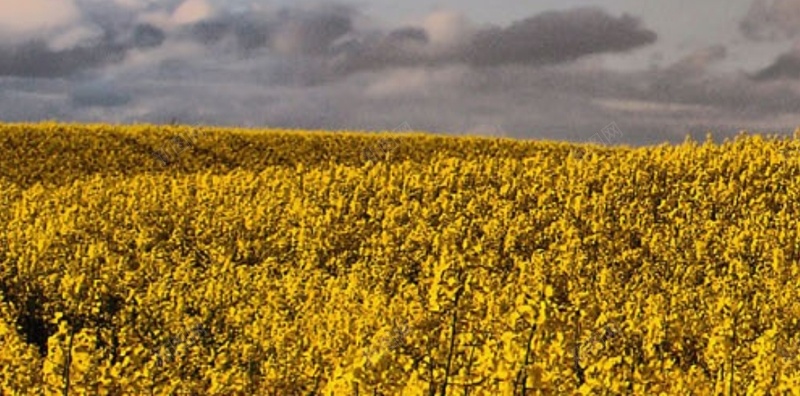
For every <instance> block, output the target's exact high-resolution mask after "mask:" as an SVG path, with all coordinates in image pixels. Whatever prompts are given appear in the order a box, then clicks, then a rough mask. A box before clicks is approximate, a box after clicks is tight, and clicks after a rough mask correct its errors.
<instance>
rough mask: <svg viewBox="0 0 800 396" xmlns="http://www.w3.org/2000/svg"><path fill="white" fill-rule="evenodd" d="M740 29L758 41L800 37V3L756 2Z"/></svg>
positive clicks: (787, 0) (790, 0)
mask: <svg viewBox="0 0 800 396" xmlns="http://www.w3.org/2000/svg"><path fill="white" fill-rule="evenodd" d="M739 28H740V30H741V32H742V34H743V35H744V36H745V37H747V38H748V39H751V40H756V41H762V40H784V39H792V38H796V37H800V1H797V0H754V1H753V4H752V5H751V6H750V9H749V10H748V12H747V15H745V17H744V18H743V19H742V21H741V22H740V23H739Z"/></svg>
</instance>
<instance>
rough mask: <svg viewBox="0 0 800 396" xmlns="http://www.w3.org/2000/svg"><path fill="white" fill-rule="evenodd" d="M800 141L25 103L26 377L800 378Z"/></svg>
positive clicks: (325, 390) (357, 391)
mask: <svg viewBox="0 0 800 396" xmlns="http://www.w3.org/2000/svg"><path fill="white" fill-rule="evenodd" d="M798 220H800V141H798V140H795V139H794V138H789V137H786V138H779V137H761V136H751V135H745V134H742V135H740V136H739V137H737V138H736V139H735V140H733V141H728V142H725V143H724V144H714V143H712V142H711V141H710V140H709V141H707V142H704V143H698V142H694V141H690V140H687V141H686V142H685V143H683V144H681V145H677V146H671V145H662V146H656V147H647V148H635V149H634V148H629V147H619V148H604V147H600V146H581V145H571V144H566V143H554V142H526V141H515V140H505V139H488V138H486V139H483V138H455V137H445V136H434V135H425V134H419V133H409V134H403V135H391V134H378V135H370V134H359V133H354V132H353V133H351V132H341V133H325V132H315V131H306V132H303V131H284V130H263V131H251V130H236V129H223V128H210V127H207V128H190V127H188V126H170V127H166V126H163V127H156V126H129V127H114V126H103V125H67V124H55V123H45V124H5V125H0V224H1V225H2V227H0V395H4V396H5V395H179V394H185V395H326V396H327V395H414V396H416V395H425V396H444V395H616V394H630V395H661V394H664V395H673V394H676V395H677V394H681V395H686V394H696V395H734V394H737V395H744V394H748V395H751V394H752V395H779V394H800V263H798V261H799V260H800V221H798Z"/></svg>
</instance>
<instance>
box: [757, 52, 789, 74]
mask: <svg viewBox="0 0 800 396" xmlns="http://www.w3.org/2000/svg"><path fill="white" fill-rule="evenodd" d="M752 78H753V80H755V81H772V80H779V79H795V80H796V79H800V54H798V53H797V52H789V53H786V54H783V55H781V56H779V57H778V59H776V60H775V62H773V63H772V64H771V65H769V66H767V67H765V68H764V69H761V70H759V71H758V72H756V73H755V74H754V75H753V76H752Z"/></svg>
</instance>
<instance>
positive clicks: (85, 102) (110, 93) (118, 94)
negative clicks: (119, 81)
mask: <svg viewBox="0 0 800 396" xmlns="http://www.w3.org/2000/svg"><path fill="white" fill-rule="evenodd" d="M70 100H71V101H72V103H73V104H74V105H75V106H78V107H119V106H124V105H126V104H128V103H130V102H131V100H132V97H131V95H130V94H128V93H127V92H124V91H123V90H122V88H121V87H119V86H116V85H114V84H111V83H108V82H103V81H96V82H90V83H88V84H83V85H80V86H78V87H76V88H75V89H74V90H73V91H72V93H71V94H70Z"/></svg>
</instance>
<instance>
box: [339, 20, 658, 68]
mask: <svg viewBox="0 0 800 396" xmlns="http://www.w3.org/2000/svg"><path fill="white" fill-rule="evenodd" d="M656 39H657V35H656V33H655V32H653V31H651V30H648V29H645V28H643V27H642V26H641V25H640V22H639V20H638V19H636V18H634V17H632V16H630V15H623V16H621V17H614V16H611V15H609V14H608V13H606V12H605V11H603V10H602V9H599V8H594V7H587V8H577V9H572V10H567V11H550V12H544V13H542V14H539V15H536V16H533V17H530V18H527V19H524V20H521V21H518V22H515V23H513V24H512V25H510V26H508V27H491V28H486V29H483V30H479V31H477V32H475V33H474V34H473V35H472V36H471V37H465V38H464V40H462V41H461V43H458V44H455V45H453V46H452V47H441V46H440V47H437V48H430V47H427V46H426V44H427V43H428V39H427V35H426V32H425V31H424V30H422V29H415V28H406V29H402V30H396V31H393V32H390V33H389V34H386V35H384V36H382V37H378V38H375V37H370V38H368V39H365V40H361V41H357V42H355V43H349V46H342V47H340V48H339V57H338V59H337V60H336V61H337V69H338V70H340V71H342V72H345V73H347V72H353V71H358V70H376V69H383V68H391V67H397V66H415V65H420V66H426V65H427V66H429V65H440V64H452V63H462V64H467V65H471V66H479V67H480V66H499V65H509V64H522V65H530V66H542V65H551V64H560V63H567V62H571V61H575V60H577V59H579V58H582V57H584V56H587V55H592V54H600V53H615V52H625V51H629V50H632V49H635V48H638V47H641V46H644V45H647V44H651V43H654V42H655V41H656Z"/></svg>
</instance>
